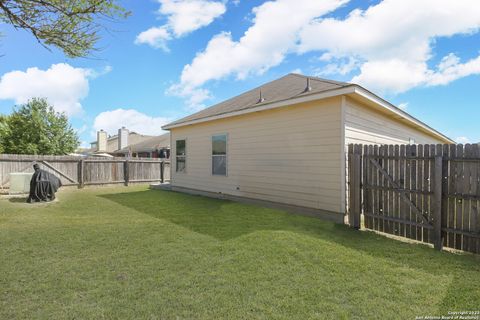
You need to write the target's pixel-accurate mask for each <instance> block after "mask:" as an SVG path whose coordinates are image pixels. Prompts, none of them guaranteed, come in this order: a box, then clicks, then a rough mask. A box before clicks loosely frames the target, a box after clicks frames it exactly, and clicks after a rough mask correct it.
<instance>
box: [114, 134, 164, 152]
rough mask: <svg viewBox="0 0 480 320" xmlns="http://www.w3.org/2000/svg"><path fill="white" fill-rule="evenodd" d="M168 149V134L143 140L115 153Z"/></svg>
mask: <svg viewBox="0 0 480 320" xmlns="http://www.w3.org/2000/svg"><path fill="white" fill-rule="evenodd" d="M166 147H167V148H168V147H170V133H165V134H162V135H161V136H155V137H151V138H148V139H146V140H143V141H142V142H139V143H135V144H131V145H129V146H128V147H125V148H123V149H121V150H117V151H115V153H128V152H129V151H131V152H151V151H155V150H157V149H158V148H166Z"/></svg>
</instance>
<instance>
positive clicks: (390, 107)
mask: <svg viewBox="0 0 480 320" xmlns="http://www.w3.org/2000/svg"><path fill="white" fill-rule="evenodd" d="M354 93H355V94H357V95H359V96H361V97H363V98H366V99H368V100H370V101H372V102H374V103H375V104H377V105H379V106H381V107H382V108H384V109H386V110H388V111H389V112H391V113H394V114H396V115H397V116H399V117H400V118H401V119H405V120H407V121H409V122H410V123H412V124H413V125H415V126H417V127H420V128H422V129H423V130H425V131H427V132H429V133H430V134H432V135H434V136H436V137H439V138H441V139H442V140H445V141H448V142H449V143H455V141H453V140H452V139H450V138H449V137H447V136H445V135H443V134H442V133H440V132H438V131H437V130H435V129H433V128H431V127H429V126H428V125H426V124H425V123H423V122H421V121H420V120H418V119H416V118H414V117H412V116H411V115H409V114H408V113H406V112H405V111H403V110H401V109H399V108H397V107H395V106H394V105H392V104H391V103H389V102H388V101H386V100H384V99H382V98H380V97H379V96H377V95H375V94H373V93H371V92H370V91H368V90H367V89H365V88H362V87H360V86H355V88H354Z"/></svg>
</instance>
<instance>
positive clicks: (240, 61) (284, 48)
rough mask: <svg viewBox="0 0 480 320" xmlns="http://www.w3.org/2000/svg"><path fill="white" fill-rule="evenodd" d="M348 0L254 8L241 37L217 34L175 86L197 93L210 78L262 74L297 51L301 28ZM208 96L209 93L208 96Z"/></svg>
mask: <svg viewBox="0 0 480 320" xmlns="http://www.w3.org/2000/svg"><path fill="white" fill-rule="evenodd" d="M344 3H346V0H324V1H318V0H277V1H268V2H265V3H263V4H262V5H260V6H258V7H256V8H254V9H253V13H254V14H255V17H254V19H253V25H252V26H251V27H250V28H249V29H248V30H247V31H246V32H245V33H244V35H243V36H242V37H241V38H240V39H239V40H238V41H234V40H233V39H232V35H231V33H228V32H223V33H220V34H218V35H216V36H214V37H213V38H212V39H211V40H210V41H209V43H208V45H207V47H206V49H205V50H204V51H203V52H200V53H198V54H197V55H196V57H195V58H194V59H193V61H192V62H191V63H190V64H188V65H186V66H185V67H184V69H183V71H182V75H181V79H180V83H179V84H176V85H175V86H173V88H177V91H178V88H183V89H182V90H180V92H195V90H197V89H198V88H199V87H201V86H202V85H204V84H205V83H206V82H207V81H210V80H218V79H221V78H224V77H226V76H229V75H235V76H236V77H237V78H239V79H243V78H246V77H247V76H249V75H252V74H262V73H263V72H265V71H266V70H268V69H270V68H271V67H273V66H276V65H278V64H280V63H281V62H282V61H283V60H284V58H285V56H286V55H287V54H288V53H290V52H292V51H294V49H295V47H296V42H297V41H298V34H299V32H300V30H301V29H302V28H303V27H304V26H305V25H306V24H308V23H309V22H310V21H311V20H312V19H314V18H315V17H319V16H322V15H324V14H326V13H328V12H331V11H333V10H335V9H336V8H338V7H339V6H341V5H342V4H344ZM205 96H208V95H205Z"/></svg>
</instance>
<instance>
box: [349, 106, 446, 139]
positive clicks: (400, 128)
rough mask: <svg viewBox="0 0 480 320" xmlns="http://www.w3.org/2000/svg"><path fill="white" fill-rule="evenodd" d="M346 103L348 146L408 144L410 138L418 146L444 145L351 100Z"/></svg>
mask: <svg viewBox="0 0 480 320" xmlns="http://www.w3.org/2000/svg"><path fill="white" fill-rule="evenodd" d="M345 102H346V103H345V110H344V112H345V115H344V116H345V142H346V144H349V143H361V144H408V143H409V139H410V138H412V139H414V140H415V143H417V144H426V143H443V142H442V141H441V140H439V139H437V138H434V137H432V136H430V135H427V134H426V133H423V132H421V131H419V130H417V129H415V128H412V127H410V126H408V125H406V124H404V123H401V122H399V121H397V120H394V119H392V118H389V117H387V116H386V115H383V114H381V113H380V112H378V111H375V110H372V109H370V108H368V107H366V106H363V105H362V104H360V103H358V102H356V101H354V100H352V99H350V98H347V99H346V100H345Z"/></svg>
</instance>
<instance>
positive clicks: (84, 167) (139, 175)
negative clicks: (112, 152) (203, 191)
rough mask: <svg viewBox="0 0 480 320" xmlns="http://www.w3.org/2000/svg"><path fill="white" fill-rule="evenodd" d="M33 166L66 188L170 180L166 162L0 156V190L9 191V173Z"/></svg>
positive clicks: (23, 170) (167, 162) (25, 169)
mask: <svg viewBox="0 0 480 320" xmlns="http://www.w3.org/2000/svg"><path fill="white" fill-rule="evenodd" d="M34 163H38V164H39V165H40V167H41V168H42V169H44V170H47V171H49V172H51V173H53V174H55V175H56V176H57V177H59V178H60V179H61V181H62V184H63V185H66V186H72V185H73V186H75V185H76V186H79V187H83V186H86V185H102V184H116V183H123V184H125V185H128V183H130V182H132V183H137V182H155V181H160V182H162V181H168V180H169V179H170V169H169V168H170V161H168V160H167V161H164V160H160V159H151V158H138V159H137V158H135V159H125V158H97V157H87V158H78V157H70V156H40V155H7V154H0V189H8V188H9V185H10V182H9V179H10V173H12V172H27V173H33V168H32V167H33V164H34Z"/></svg>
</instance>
